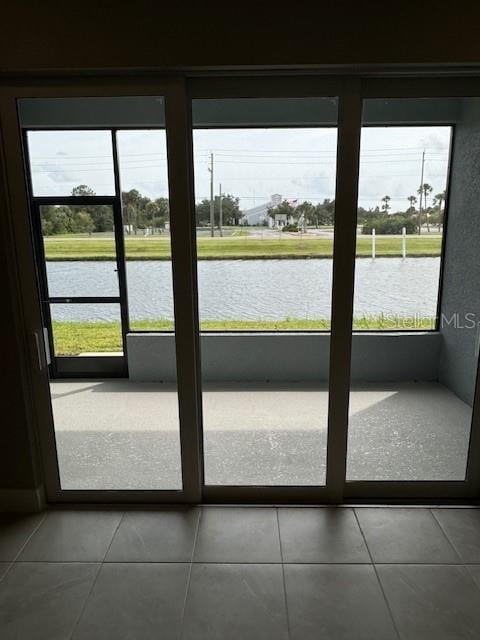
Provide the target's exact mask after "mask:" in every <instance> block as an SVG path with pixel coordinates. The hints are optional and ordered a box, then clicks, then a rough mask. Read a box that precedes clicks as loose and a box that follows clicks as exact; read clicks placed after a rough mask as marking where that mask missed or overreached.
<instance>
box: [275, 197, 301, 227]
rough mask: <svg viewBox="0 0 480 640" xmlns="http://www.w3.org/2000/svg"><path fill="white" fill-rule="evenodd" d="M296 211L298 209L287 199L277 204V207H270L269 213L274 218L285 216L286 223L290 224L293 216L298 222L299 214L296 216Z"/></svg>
mask: <svg viewBox="0 0 480 640" xmlns="http://www.w3.org/2000/svg"><path fill="white" fill-rule="evenodd" d="M295 211H296V209H294V207H292V205H291V204H290V203H289V202H288V201H287V200H284V201H283V202H280V204H277V206H276V207H269V208H268V215H269V216H270V218H273V220H275V217H276V216H285V224H289V222H290V219H291V218H293V220H294V222H295V223H296V222H297V220H298V216H296V214H295Z"/></svg>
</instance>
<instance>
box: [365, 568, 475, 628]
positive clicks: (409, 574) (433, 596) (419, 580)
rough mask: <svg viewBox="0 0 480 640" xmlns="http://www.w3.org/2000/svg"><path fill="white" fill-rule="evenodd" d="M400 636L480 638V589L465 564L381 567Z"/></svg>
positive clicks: (379, 571) (382, 580)
mask: <svg viewBox="0 0 480 640" xmlns="http://www.w3.org/2000/svg"><path fill="white" fill-rule="evenodd" d="M377 570H378V574H379V577H380V580H381V583H382V585H383V588H384V591H385V594H386V597H387V599H388V602H389V604H390V608H391V611H392V614H393V618H394V620H395V624H396V626H397V629H398V630H399V632H400V636H401V637H402V639H403V638H408V640H467V639H472V640H473V639H474V638H479V637H480V607H479V604H480V590H479V589H478V588H477V586H476V585H475V583H474V581H473V579H472V577H471V576H470V575H469V574H468V572H467V570H466V569H465V567H461V566H454V565H451V566H446V565H443V566H442V565H407V566H405V565H381V566H378V567H377Z"/></svg>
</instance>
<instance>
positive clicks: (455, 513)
mask: <svg viewBox="0 0 480 640" xmlns="http://www.w3.org/2000/svg"><path fill="white" fill-rule="evenodd" d="M433 513H434V514H435V517H436V518H437V520H438V521H439V522H440V525H441V527H442V529H443V530H444V532H445V534H446V535H447V538H448V539H449V540H450V542H451V543H452V545H453V546H454V547H455V549H456V551H457V553H458V554H459V556H460V557H461V559H462V560H463V561H464V562H480V509H433Z"/></svg>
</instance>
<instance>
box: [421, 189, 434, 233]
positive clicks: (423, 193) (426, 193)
mask: <svg viewBox="0 0 480 640" xmlns="http://www.w3.org/2000/svg"><path fill="white" fill-rule="evenodd" d="M432 191H433V187H432V186H430V185H429V184H428V182H424V183H423V184H421V185H420V186H419V187H418V189H417V193H418V194H419V196H420V207H419V210H418V233H420V232H421V229H422V196H423V208H424V210H425V213H426V211H427V195H428V194H429V193H431V192H432ZM426 215H427V229H428V231H430V227H429V224H428V213H427V214H426Z"/></svg>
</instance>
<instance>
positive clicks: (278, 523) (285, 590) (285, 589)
mask: <svg viewBox="0 0 480 640" xmlns="http://www.w3.org/2000/svg"><path fill="white" fill-rule="evenodd" d="M275 511H276V514H277V531H278V543H279V545H280V560H281V561H282V582H283V599H284V602H285V615H286V617H287V637H288V638H289V639H290V638H291V637H292V633H291V629H290V613H289V610H288V598H287V581H286V579H285V564H284V562H283V546H282V536H281V535H280V514H279V509H278V507H275Z"/></svg>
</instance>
